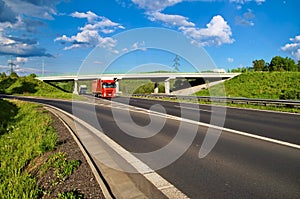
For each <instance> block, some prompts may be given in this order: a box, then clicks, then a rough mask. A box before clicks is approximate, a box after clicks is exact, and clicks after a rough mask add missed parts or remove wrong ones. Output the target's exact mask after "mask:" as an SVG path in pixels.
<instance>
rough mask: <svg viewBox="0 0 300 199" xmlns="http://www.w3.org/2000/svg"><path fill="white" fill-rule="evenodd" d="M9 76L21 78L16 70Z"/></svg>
mask: <svg viewBox="0 0 300 199" xmlns="http://www.w3.org/2000/svg"><path fill="white" fill-rule="evenodd" d="M9 76H10V77H11V78H19V76H18V74H17V73H16V72H12V73H11V74H10V75H9Z"/></svg>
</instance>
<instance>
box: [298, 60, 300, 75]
mask: <svg viewBox="0 0 300 199" xmlns="http://www.w3.org/2000/svg"><path fill="white" fill-rule="evenodd" d="M298 71H299V72H300V60H299V61H298Z"/></svg>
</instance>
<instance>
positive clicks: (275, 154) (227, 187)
mask: <svg viewBox="0 0 300 199" xmlns="http://www.w3.org/2000/svg"><path fill="white" fill-rule="evenodd" d="M36 101H39V100H36ZM43 103H48V104H51V105H54V106H56V107H58V108H61V109H63V110H65V111H67V112H69V113H72V111H74V107H73V110H72V103H71V102H67V101H55V100H43ZM97 103H98V104H99V105H98V106H95V107H94V106H93V105H90V104H81V103H78V104H77V105H76V112H77V114H76V116H77V117H80V118H81V119H82V120H84V121H86V122H88V123H90V124H91V125H93V126H95V127H97V126H98V125H99V124H100V125H99V126H98V127H99V128H101V130H102V131H103V132H104V133H105V134H106V135H107V136H109V137H110V138H111V139H113V140H114V141H115V142H117V143H118V144H120V145H121V146H122V147H124V148H125V149H126V150H128V151H131V152H136V153H146V152H151V151H155V150H158V149H160V148H162V147H164V146H166V145H167V144H168V143H170V142H172V140H173V139H174V137H175V136H176V133H177V131H178V129H179V126H180V121H177V120H174V119H172V118H168V119H166V121H165V124H164V126H163V128H162V129H161V130H160V132H159V133H157V134H156V135H154V136H151V137H149V138H144V139H140V138H135V137H132V136H130V135H128V134H126V133H124V131H122V129H121V128H119V127H118V125H117V123H116V121H115V119H114V117H113V113H112V107H111V104H110V102H108V101H104V100H99V101H97ZM155 103H157V102H155ZM139 104H140V106H142V105H141V104H142V103H141V102H139ZM145 104H148V103H146V102H145ZM149 104H151V102H149ZM153 104H154V103H153V102H152V105H153ZM167 105H169V104H167ZM167 105H164V104H163V106H164V107H167ZM91 106H92V107H91ZM148 106H149V105H148ZM173 106H174V105H173ZM114 108H115V109H114V111H115V114H118V116H120V118H123V119H124V123H126V122H127V121H128V118H126V117H127V115H126V114H125V112H124V110H125V106H124V107H122V105H119V107H116V104H114ZM148 108H149V107H148ZM205 108H206V107H205ZM123 109H124V110H123ZM203 109H204V108H203ZM93 110H95V112H94V111H93ZM172 111H173V112H174V114H175V113H176V112H177V110H176V108H173V109H168V108H166V112H167V113H170V112H172ZM191 111H193V110H192V109H191ZM234 111H235V110H232V112H234ZM200 112H201V111H200ZM202 112H205V111H202ZM202 112H201V116H200V120H202V121H203V120H205V117H204V116H203V115H204V113H203V114H202ZM228 112H229V114H228ZM95 113H96V114H95ZM191 113H192V112H191ZM207 113H209V112H208V111H207ZM247 113H248V112H247ZM250 113H251V114H254V115H255V113H252V112H251V111H250ZM250 113H249V114H250ZM93 114H95V115H96V118H97V121H96V123H98V124H96V123H95V120H93V119H92V117H91V115H93ZM172 114H173V113H172ZM130 116H131V118H132V119H133V121H134V122H135V123H136V124H139V125H140V126H141V128H137V129H131V130H132V131H135V132H134V133H136V134H143V133H145V134H146V133H147V132H146V131H143V130H142V129H143V128H142V126H147V125H148V124H149V122H150V119H151V117H150V116H149V113H148V112H147V111H143V110H136V111H131V112H130ZM152 117H154V118H155V117H156V116H152ZM157 117H160V118H161V116H157ZM227 117H230V118H231V119H227ZM240 117H246V118H247V117H250V116H249V115H247V116H243V114H241V116H240ZM240 117H238V116H236V115H235V114H233V113H231V110H229V111H227V115H226V120H225V126H226V125H228V126H230V125H233V124H232V123H235V122H233V121H239V119H236V118H240ZM272 117H275V122H276V121H277V119H276V118H277V116H272ZM272 117H271V116H270V117H268V120H270V121H271V119H270V118H272ZM283 117H286V118H285V119H287V118H289V117H291V118H292V119H293V121H295V120H296V122H291V121H289V122H291V125H292V128H291V129H292V132H294V131H295V133H292V138H294V140H296V141H297V140H298V139H299V135H298V136H297V133H296V130H293V129H294V128H297V125H299V122H298V121H299V117H298V116H297V117H294V116H293V115H290V114H288V115H287V116H283ZM264 119H267V118H264ZM231 120H233V121H231ZM290 120H291V119H290ZM249 121H250V124H252V125H253V126H252V127H251V128H250V127H249V129H250V130H251V129H252V131H253V129H254V130H255V129H256V126H255V124H256V123H255V121H259V119H258V118H255V119H253V121H252V120H250V119H248V120H247V122H249ZM289 122H286V123H281V124H280V125H278V124H276V123H274V124H272V123H271V122H270V124H271V125H269V126H270V128H272V129H274V130H276V129H277V128H276V126H279V127H280V129H286V133H285V134H282V133H281V134H280V131H278V132H277V133H278V134H280V136H282V138H283V139H286V138H285V136H284V135H286V136H289V131H290V127H289V126H285V125H286V124H289ZM245 123H246V122H245ZM297 123H298V124H297ZM264 124H265V125H266V127H264V128H262V127H263V125H264ZM267 124H268V122H260V124H258V125H259V126H261V127H257V128H260V129H261V132H262V133H265V132H267V133H268V134H269V133H270V132H272V131H268V128H269V126H268V125H267ZM272 125H273V126H275V127H271V126H272ZM228 126H226V127H227V128H228ZM298 129H299V128H298ZM206 132H207V127H203V126H199V127H197V132H196V136H195V138H194V139H193V142H192V144H191V145H190V146H189V147H188V148H187V150H186V151H185V152H184V153H183V155H182V156H180V157H179V158H178V159H177V160H176V161H174V162H173V163H171V164H169V165H168V166H166V167H164V168H161V169H159V170H157V173H159V174H160V175H161V176H162V177H164V178H165V179H167V180H168V181H169V182H170V183H172V184H173V185H174V186H176V187H177V188H178V189H179V190H181V191H182V192H183V193H185V194H186V195H187V196H188V197H190V198H299V197H300V172H299V170H300V153H299V152H300V151H299V150H298V149H295V148H291V147H287V146H282V145H278V144H275V143H270V142H265V141H262V140H258V139H253V138H249V137H245V136H240V135H236V134H232V133H229V132H226V131H223V132H222V134H221V136H220V138H219V140H218V142H217V144H216V146H215V147H214V148H213V150H212V151H211V152H210V153H209V155H208V156H206V157H205V158H202V159H200V158H199V157H198V153H199V149H200V146H201V144H202V143H203V139H204V137H205V135H206ZM186 133H187V135H188V133H189V129H186ZM294 134H295V135H294ZM276 137H277V136H276ZM182 139H183V140H179V141H178V145H177V146H178V149H180V146H181V145H182V144H183V143H184V142H185V140H184V138H182ZM288 139H290V138H288ZM296 143H297V142H296ZM173 153H176V148H174V150H172V151H170V154H169V155H172V154H173ZM167 155H168V154H167ZM165 158H168V157H167V156H165ZM141 159H142V161H144V162H145V163H146V164H148V165H149V166H150V167H155V166H156V164H159V161H160V160H153V159H147V158H144V159H143V157H141Z"/></svg>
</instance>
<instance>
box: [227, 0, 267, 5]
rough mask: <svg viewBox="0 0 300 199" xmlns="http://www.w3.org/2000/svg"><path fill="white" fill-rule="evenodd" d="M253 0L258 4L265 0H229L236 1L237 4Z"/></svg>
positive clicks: (230, 0)
mask: <svg viewBox="0 0 300 199" xmlns="http://www.w3.org/2000/svg"><path fill="white" fill-rule="evenodd" d="M251 1H254V2H256V3H257V4H258V5H260V4H262V3H264V2H265V1H266V0H229V2H230V3H237V4H245V3H248V2H251Z"/></svg>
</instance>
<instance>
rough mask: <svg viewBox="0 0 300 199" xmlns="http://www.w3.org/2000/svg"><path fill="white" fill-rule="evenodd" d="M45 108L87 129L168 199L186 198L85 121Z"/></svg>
mask: <svg viewBox="0 0 300 199" xmlns="http://www.w3.org/2000/svg"><path fill="white" fill-rule="evenodd" d="M47 106H49V107H51V108H53V109H56V110H58V111H60V112H62V113H64V114H66V115H67V116H69V117H71V118H73V119H74V120H76V121H77V122H78V123H80V124H81V125H83V126H85V127H86V128H88V129H89V130H90V131H91V132H93V133H94V134H95V135H97V136H98V137H99V138H100V139H101V140H102V141H103V142H105V143H106V144H107V145H108V146H110V147H111V149H113V150H114V151H115V152H117V153H118V154H119V155H120V156H121V157H122V158H124V159H125V160H126V161H127V162H128V163H129V164H131V165H132V166H133V167H134V168H135V169H136V170H137V171H138V172H139V173H140V174H142V175H143V176H144V177H145V178H146V179H148V180H149V181H150V182H151V183H152V184H153V185H154V186H155V187H156V188H157V189H159V190H161V192H162V193H163V194H164V195H166V196H167V197H168V198H175V197H176V198H178V199H181V198H184V199H185V198H188V197H187V196H186V195H185V194H184V193H182V192H181V191H180V190H178V189H177V188H176V187H175V186H174V185H172V184H171V183H170V182H168V181H167V180H166V179H164V178H163V177H161V176H160V175H159V174H157V173H156V172H155V171H154V170H152V169H151V168H150V167H149V166H148V165H146V164H145V163H144V162H142V161H141V160H140V159H138V158H136V157H135V156H134V155H132V154H131V153H130V152H128V151H127V150H126V149H124V148H123V147H122V146H121V145H119V144H118V143H116V142H115V141H114V140H112V139H111V138H109V137H108V136H107V135H105V134H104V133H103V132H101V131H99V130H98V129H96V128H94V127H93V126H91V125H89V124H88V123H86V122H85V121H83V120H81V119H79V118H77V117H75V116H74V115H72V114H70V113H68V112H65V111H64V110H61V109H59V108H56V107H54V106H50V105H47ZM158 182H159V183H158ZM162 182H163V183H162ZM162 184H163V185H162ZM168 187H169V188H168Z"/></svg>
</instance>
